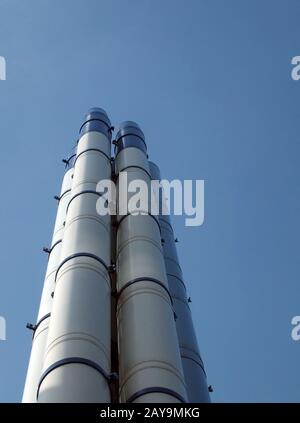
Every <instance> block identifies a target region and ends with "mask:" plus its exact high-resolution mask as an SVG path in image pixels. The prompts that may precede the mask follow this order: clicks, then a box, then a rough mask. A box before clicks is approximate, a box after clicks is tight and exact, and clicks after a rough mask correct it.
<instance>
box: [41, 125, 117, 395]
mask: <svg viewBox="0 0 300 423" xmlns="http://www.w3.org/2000/svg"><path fill="white" fill-rule="evenodd" d="M106 119H107V120H108V118H107V117H106ZM86 150H88V151H86ZM96 150H97V151H96ZM98 150H101V151H102V152H101V151H98ZM109 157H110V137H109V136H108V135H107V134H106V135H105V134H104V133H102V132H98V131H90V132H86V133H85V134H84V135H83V136H82V137H81V138H80V140H79V143H78V148H77V160H76V163H75V168H74V178H73V186H72V191H71V202H70V204H69V207H68V211H67V218H66V225H65V232H64V239H63V244H62V254H61V259H62V262H61V264H60V267H59V270H58V273H57V277H56V289H55V295H54V302H53V308H52V315H51V323H50V330H49V336H48V342H47V349H46V355H45V361H44V366H43V371H44V375H43V377H42V379H41V383H40V388H39V396H38V402H110V389H109V382H108V380H107V378H106V377H105V375H109V373H110V341H111V339H110V338H111V329H110V319H111V315H110V305H111V300H110V298H111V286H110V278H109V272H108V266H109V265H110V228H111V223H110V217H109V216H106V217H101V216H99V215H98V214H97V211H96V201H97V199H98V198H99V197H98V196H97V195H96V194H94V193H90V192H88V193H87V192H85V193H82V191H87V190H88V191H96V185H97V183H98V182H99V181H100V180H102V179H110V178H111V164H110V160H109ZM79 193H81V194H80V195H78V194H79ZM74 254H75V255H76V257H73V258H70V256H73V255H74ZM82 254H85V255H82ZM97 258H98V259H97ZM61 360H62V361H61ZM80 360H81V362H78V361H80ZM67 361H68V362H67ZM59 363H60V364H61V365H59ZM99 369H102V372H103V373H101V371H99ZM47 372H48V373H47Z"/></svg>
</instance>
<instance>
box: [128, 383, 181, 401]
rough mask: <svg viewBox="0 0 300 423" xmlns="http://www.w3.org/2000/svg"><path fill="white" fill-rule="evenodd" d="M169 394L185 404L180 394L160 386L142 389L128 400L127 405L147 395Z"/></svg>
mask: <svg viewBox="0 0 300 423" xmlns="http://www.w3.org/2000/svg"><path fill="white" fill-rule="evenodd" d="M155 393H158V394H167V395H170V396H172V397H174V398H176V399H178V400H179V401H180V402H182V403H185V402H186V401H185V399H184V398H183V397H182V396H181V395H180V394H178V393H177V392H176V391H173V390H172V389H169V388H163V387H160V386H154V387H151V388H145V389H141V390H140V391H138V392H136V393H135V394H133V395H131V396H130V397H129V398H128V400H127V401H126V403H130V402H133V401H135V400H136V399H138V398H140V397H142V396H143V395H147V394H155Z"/></svg>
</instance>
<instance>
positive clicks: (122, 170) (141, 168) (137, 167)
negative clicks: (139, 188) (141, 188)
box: [117, 165, 151, 178]
mask: <svg viewBox="0 0 300 423" xmlns="http://www.w3.org/2000/svg"><path fill="white" fill-rule="evenodd" d="M131 168H136V169H140V170H143V171H144V172H145V173H146V174H147V175H148V176H149V178H151V175H150V173H149V172H148V170H147V169H145V168H144V167H142V166H136V165H131V166H125V167H124V168H123V169H121V170H119V173H118V175H117V177H119V174H120V173H121V172H124V171H126V169H131Z"/></svg>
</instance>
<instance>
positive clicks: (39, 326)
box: [22, 160, 73, 403]
mask: <svg viewBox="0 0 300 423" xmlns="http://www.w3.org/2000/svg"><path fill="white" fill-rule="evenodd" d="M68 164H69V167H70V169H69V170H68V171H67V172H66V173H65V176H64V178H63V183H62V187H61V192H60V196H59V203H58V208H57V215H56V221H55V226H54V232H53V237H52V242H51V247H50V249H49V260H48V265H47V270H46V275H45V281H44V287H43V292H42V297H41V302H40V308H39V312H38V317H37V323H36V325H35V327H34V333H33V338H32V349H31V354H30V360H29V365H28V370H27V376H26V381H25V387H24V392H23V398H22V402H25V403H35V402H36V398H37V387H38V383H39V379H40V376H41V374H42V367H43V360H44V354H45V349H46V343H47V337H48V329H49V321H50V316H51V309H52V303H53V292H54V289H55V272H56V270H57V268H58V265H59V263H60V254H61V245H62V239H63V233H64V222H65V219H66V209H67V204H68V201H69V198H70V191H71V185H72V176H73V166H72V160H70V161H69V162H68Z"/></svg>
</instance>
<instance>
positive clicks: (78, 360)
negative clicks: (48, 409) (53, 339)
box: [36, 357, 110, 399]
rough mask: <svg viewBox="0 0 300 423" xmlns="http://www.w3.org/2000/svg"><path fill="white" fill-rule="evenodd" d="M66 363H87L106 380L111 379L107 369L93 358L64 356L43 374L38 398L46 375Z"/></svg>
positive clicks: (38, 389) (37, 394)
mask: <svg viewBox="0 0 300 423" xmlns="http://www.w3.org/2000/svg"><path fill="white" fill-rule="evenodd" d="M66 364H85V365H86V366H89V367H92V368H93V369H95V370H97V371H98V372H99V373H100V374H101V375H102V376H103V377H104V379H105V380H107V381H109V380H110V375H108V374H107V373H106V371H105V370H104V369H103V368H102V367H101V366H99V364H97V363H95V362H94V361H92V360H88V359H86V358H82V357H69V358H64V359H62V360H59V361H57V362H56V363H53V364H52V365H51V366H50V367H48V369H46V370H45V372H44V373H43V374H42V376H41V378H40V381H39V384H38V388H37V393H36V397H37V399H38V396H39V391H40V387H41V384H42V383H43V380H44V379H45V377H46V376H48V374H49V373H51V372H52V371H53V370H55V369H57V368H59V367H61V366H65V365H66Z"/></svg>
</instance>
